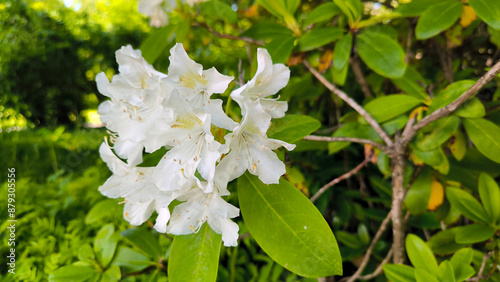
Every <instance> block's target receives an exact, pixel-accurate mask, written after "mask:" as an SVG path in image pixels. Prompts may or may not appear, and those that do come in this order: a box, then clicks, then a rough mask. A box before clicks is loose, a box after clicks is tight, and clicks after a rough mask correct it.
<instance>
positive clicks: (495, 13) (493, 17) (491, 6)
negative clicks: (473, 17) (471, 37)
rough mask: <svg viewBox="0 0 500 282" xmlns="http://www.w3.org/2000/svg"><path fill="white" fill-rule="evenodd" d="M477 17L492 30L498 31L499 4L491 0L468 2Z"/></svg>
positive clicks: (499, 21)
mask: <svg viewBox="0 0 500 282" xmlns="http://www.w3.org/2000/svg"><path fill="white" fill-rule="evenodd" d="M469 5H471V7H472V9H474V11H476V13H477V15H478V16H479V17H480V18H481V19H482V20H483V21H485V22H486V23H487V24H488V25H490V26H491V27H493V28H494V29H500V2H499V1H491V0H469Z"/></svg>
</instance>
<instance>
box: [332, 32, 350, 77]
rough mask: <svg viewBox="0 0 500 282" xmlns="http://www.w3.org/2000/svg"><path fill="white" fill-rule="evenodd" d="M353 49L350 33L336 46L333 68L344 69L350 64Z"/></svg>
mask: <svg viewBox="0 0 500 282" xmlns="http://www.w3.org/2000/svg"><path fill="white" fill-rule="evenodd" d="M351 49H352V34H350V33H348V34H346V35H345V36H344V37H342V38H340V40H339V41H338V42H337V44H335V48H334V49H333V67H334V68H336V69H337V70H341V69H343V68H344V67H345V66H346V64H347V63H348V62H349V58H350V57H351Z"/></svg>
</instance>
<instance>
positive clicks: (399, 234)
mask: <svg viewBox="0 0 500 282" xmlns="http://www.w3.org/2000/svg"><path fill="white" fill-rule="evenodd" d="M394 149H395V151H394V152H393V153H394V155H393V157H391V163H392V209H391V214H392V232H393V249H394V257H393V261H394V263H396V264H401V263H403V261H404V255H405V245H404V238H405V234H404V223H403V199H404V187H403V185H404V169H405V158H404V149H403V147H400V146H398V147H395V148H394Z"/></svg>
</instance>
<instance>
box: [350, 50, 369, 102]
mask: <svg viewBox="0 0 500 282" xmlns="http://www.w3.org/2000/svg"><path fill="white" fill-rule="evenodd" d="M350 62H351V66H352V71H353V72H354V76H355V77H356V81H357V82H358V83H359V85H360V86H361V91H363V94H364V95H365V98H370V97H373V95H372V92H371V91H370V87H368V83H366V79H365V76H364V75H363V71H362V70H361V64H360V63H359V59H358V57H357V56H354V57H351V60H350Z"/></svg>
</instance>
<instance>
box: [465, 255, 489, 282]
mask: <svg viewBox="0 0 500 282" xmlns="http://www.w3.org/2000/svg"><path fill="white" fill-rule="evenodd" d="M490 257H491V253H484V255H483V262H481V267H479V271H478V272H477V276H476V277H472V278H469V279H467V281H476V282H479V280H481V279H484V277H483V271H484V268H485V267H486V262H487V261H488V260H489V259H490Z"/></svg>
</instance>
